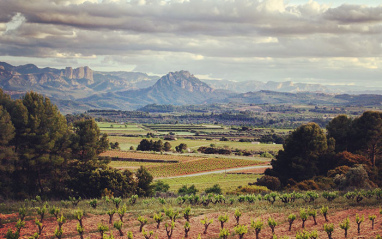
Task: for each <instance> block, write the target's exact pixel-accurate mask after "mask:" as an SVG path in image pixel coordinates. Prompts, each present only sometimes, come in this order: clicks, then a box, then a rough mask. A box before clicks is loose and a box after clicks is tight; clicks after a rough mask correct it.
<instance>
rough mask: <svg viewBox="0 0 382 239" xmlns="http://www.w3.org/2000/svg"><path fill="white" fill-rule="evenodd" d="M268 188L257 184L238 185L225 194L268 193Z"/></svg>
mask: <svg viewBox="0 0 382 239" xmlns="http://www.w3.org/2000/svg"><path fill="white" fill-rule="evenodd" d="M269 191H270V190H269V189H268V188H266V187H264V186H257V185H252V186H244V187H242V186H239V187H238V188H237V189H235V190H234V191H229V192H227V194H235V195H240V194H254V193H256V194H258V193H268V192H269Z"/></svg>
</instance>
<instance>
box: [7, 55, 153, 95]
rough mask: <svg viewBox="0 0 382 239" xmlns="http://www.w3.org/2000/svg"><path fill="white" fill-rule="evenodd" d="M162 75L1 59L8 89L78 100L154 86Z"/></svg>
mask: <svg viewBox="0 0 382 239" xmlns="http://www.w3.org/2000/svg"><path fill="white" fill-rule="evenodd" d="M157 79H158V77H151V76H148V75H147V74H145V73H140V72H95V71H93V70H92V69H90V68H89V67H87V66H85V67H78V68H75V69H73V68H72V67H66V68H65V69H54V68H38V67H37V66H35V65H33V64H27V65H22V66H12V65H10V64H7V63H5V62H0V87H1V88H2V89H3V90H6V91H18V92H27V91H31V90H32V91H36V92H39V93H42V94H44V95H46V96H48V97H52V98H57V99H64V100H74V99H78V98H80V97H81V98H83V97H87V96H90V95H93V94H96V93H106V92H115V91H121V90H130V89H137V88H138V87H142V86H143V87H146V86H150V85H152V84H154V83H153V81H156V80H157Z"/></svg>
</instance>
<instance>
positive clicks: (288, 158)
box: [267, 123, 328, 185]
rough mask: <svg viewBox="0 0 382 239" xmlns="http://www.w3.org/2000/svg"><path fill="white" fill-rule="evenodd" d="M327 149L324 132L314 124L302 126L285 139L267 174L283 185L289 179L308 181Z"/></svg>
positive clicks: (315, 171)
mask: <svg viewBox="0 0 382 239" xmlns="http://www.w3.org/2000/svg"><path fill="white" fill-rule="evenodd" d="M327 149H328V145H327V140H326V136H325V134H324V131H323V130H322V129H321V128H320V127H319V126H318V125H317V124H316V123H308V124H303V125H301V126H300V127H298V128H297V129H296V130H295V131H293V132H292V133H291V134H290V135H289V136H288V137H287V138H286V140H285V143H284V144H283V150H280V151H279V153H278V155H277V157H276V160H272V163H271V164H272V166H273V169H272V170H268V171H267V174H270V175H271V176H277V177H278V178H279V179H280V181H281V183H282V184H284V185H285V184H286V182H287V180H288V179H290V178H292V179H294V180H297V181H302V180H305V179H309V178H311V177H313V176H314V175H316V174H317V173H318V171H319V169H318V166H317V165H318V159H319V156H320V154H322V153H325V152H326V150H327Z"/></svg>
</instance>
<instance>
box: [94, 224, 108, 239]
mask: <svg viewBox="0 0 382 239" xmlns="http://www.w3.org/2000/svg"><path fill="white" fill-rule="evenodd" d="M97 230H98V232H99V234H100V235H101V238H103V235H104V233H105V232H107V231H109V227H108V226H106V225H104V224H102V223H101V224H98V228H97Z"/></svg>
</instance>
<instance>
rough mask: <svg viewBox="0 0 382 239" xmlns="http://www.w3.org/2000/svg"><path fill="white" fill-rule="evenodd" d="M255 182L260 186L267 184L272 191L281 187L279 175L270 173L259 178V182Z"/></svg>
mask: <svg viewBox="0 0 382 239" xmlns="http://www.w3.org/2000/svg"><path fill="white" fill-rule="evenodd" d="M255 184H256V185H259V186H265V187H267V188H268V189H270V190H272V191H274V190H278V189H280V186H281V182H280V180H279V179H278V178H277V177H273V176H269V175H264V176H262V177H261V178H259V179H257V182H256V183H255Z"/></svg>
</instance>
